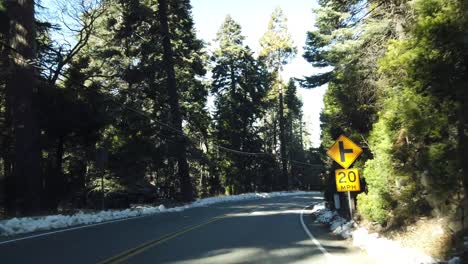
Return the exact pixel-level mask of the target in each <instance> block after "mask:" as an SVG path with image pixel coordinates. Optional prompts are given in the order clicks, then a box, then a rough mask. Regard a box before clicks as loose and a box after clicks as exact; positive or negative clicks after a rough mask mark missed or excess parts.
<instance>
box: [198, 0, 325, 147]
mask: <svg viewBox="0 0 468 264" xmlns="http://www.w3.org/2000/svg"><path fill="white" fill-rule="evenodd" d="M191 4H192V15H193V19H194V22H195V28H196V30H197V35H198V37H199V38H201V39H203V40H204V41H206V42H207V43H213V40H214V38H215V37H216V32H217V31H218V30H219V27H220V26H221V24H222V22H223V21H224V19H225V17H226V16H227V15H230V16H231V17H232V18H233V19H234V20H235V21H236V22H237V23H239V24H240V25H241V27H242V33H243V35H244V36H245V37H246V40H245V44H247V45H248V46H249V47H250V48H251V49H252V50H253V51H256V52H258V51H259V50H260V44H259V41H260V38H261V37H262V35H263V34H264V33H265V31H266V30H267V26H268V21H269V20H270V16H271V13H272V12H273V10H274V9H275V8H276V7H280V8H281V9H282V10H283V12H284V14H285V15H286V17H287V19H288V30H289V32H290V34H291V36H292V38H293V40H294V44H295V46H296V47H297V50H298V54H297V56H296V58H295V59H294V60H292V61H291V62H290V63H289V64H288V65H286V66H285V68H284V71H283V73H282V77H283V79H284V80H287V79H289V78H291V77H297V78H301V77H303V76H309V75H312V74H314V73H317V72H318V69H314V68H313V67H312V66H311V65H310V64H309V63H308V62H307V61H306V60H305V59H304V58H303V57H302V54H303V47H304V45H305V40H306V33H307V31H310V30H313V28H314V27H313V25H314V19H315V15H314V14H313V10H312V9H313V8H315V7H317V3H316V1H314V0H191ZM298 90H299V96H300V97H301V98H302V101H303V104H304V106H303V112H304V121H305V122H306V129H307V131H308V132H309V134H310V138H309V140H310V141H311V143H312V146H314V147H318V146H319V145H320V120H319V117H320V111H321V109H322V108H323V95H324V93H325V90H326V86H322V87H319V88H316V89H311V90H308V89H303V88H299V89H298Z"/></svg>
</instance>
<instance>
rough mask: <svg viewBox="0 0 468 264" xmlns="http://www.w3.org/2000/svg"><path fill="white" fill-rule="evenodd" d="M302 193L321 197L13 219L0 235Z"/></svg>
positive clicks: (248, 195) (263, 195) (199, 202)
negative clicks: (289, 197) (306, 196)
mask: <svg viewBox="0 0 468 264" xmlns="http://www.w3.org/2000/svg"><path fill="white" fill-rule="evenodd" d="M304 194H317V195H321V194H320V193H319V192H273V193H245V194H240V195H232V196H217V197H209V198H205V199H199V200H197V201H195V202H193V203H190V204H187V205H184V206H179V207H174V208H166V207H165V206H164V205H162V204H161V205H159V206H139V207H137V208H132V209H125V210H106V211H100V212H96V213H83V212H79V213H77V214H74V215H49V216H44V217H24V218H12V219H9V220H2V221H0V236H11V235H18V234H24V233H30V232H35V231H45V230H52V229H58V228H67V227H72V226H77V225H90V224H97V223H103V222H106V221H111V220H118V219H126V218H133V217H142V216H147V215H152V214H158V213H166V212H181V211H184V210H187V209H190V208H196V207H202V206H207V205H211V204H217V203H225V202H237V201H244V200H254V199H264V198H273V197H279V196H291V195H304Z"/></svg>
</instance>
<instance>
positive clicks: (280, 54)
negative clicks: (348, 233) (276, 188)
mask: <svg viewBox="0 0 468 264" xmlns="http://www.w3.org/2000/svg"><path fill="white" fill-rule="evenodd" d="M286 23H287V19H286V17H285V16H284V14H283V11H282V10H281V9H280V8H276V9H275V10H274V11H273V13H272V15H271V18H270V22H269V23H268V29H267V31H266V32H265V34H264V35H263V36H262V38H261V39H260V45H261V47H262V50H261V52H260V56H261V58H262V59H263V60H265V63H266V65H268V67H269V68H270V70H271V71H272V72H274V73H275V74H276V78H277V81H276V86H277V87H278V105H279V107H278V109H279V130H280V154H281V155H280V158H281V164H282V177H281V187H282V188H283V189H288V181H289V180H288V173H287V166H288V165H287V160H288V157H287V155H286V138H285V131H284V130H285V120H284V104H283V84H282V81H281V71H282V67H283V65H285V64H287V63H288V62H289V61H290V60H291V59H292V58H293V57H294V56H295V54H296V53H297V51H296V48H295V47H294V43H293V40H292V38H291V36H290V35H289V32H288V29H287V25H286ZM274 129H275V130H276V127H275V128H274Z"/></svg>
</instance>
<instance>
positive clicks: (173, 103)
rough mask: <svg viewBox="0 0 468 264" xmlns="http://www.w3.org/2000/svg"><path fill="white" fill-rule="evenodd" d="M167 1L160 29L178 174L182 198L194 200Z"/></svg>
mask: <svg viewBox="0 0 468 264" xmlns="http://www.w3.org/2000/svg"><path fill="white" fill-rule="evenodd" d="M167 8H168V5H167V1H166V0H159V10H158V11H159V22H160V26H161V28H160V30H161V34H162V37H163V39H162V44H163V49H164V53H163V61H164V70H165V71H166V74H167V90H168V91H167V92H168V97H169V105H170V107H171V119H172V126H173V127H174V128H175V129H176V130H178V131H179V133H180V134H179V135H177V137H176V143H175V145H176V146H175V152H176V155H177V164H178V174H179V180H180V184H181V186H180V187H181V192H182V199H183V200H184V201H191V200H193V195H194V194H193V189H192V183H191V181H190V175H189V166H188V163H187V153H186V138H185V136H184V135H183V131H182V117H181V113H180V107H179V93H178V91H177V81H176V77H175V70H174V58H173V51H172V46H171V35H170V32H169V25H168V21H167V20H168V19H167V18H168V12H167Z"/></svg>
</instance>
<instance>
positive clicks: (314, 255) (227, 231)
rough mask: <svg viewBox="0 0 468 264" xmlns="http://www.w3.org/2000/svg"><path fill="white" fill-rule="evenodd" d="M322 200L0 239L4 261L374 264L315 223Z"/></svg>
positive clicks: (272, 202)
mask: <svg viewBox="0 0 468 264" xmlns="http://www.w3.org/2000/svg"><path fill="white" fill-rule="evenodd" d="M321 199H322V198H321V196H320V195H319V194H317V193H311V194H307V195H296V196H290V197H278V198H269V199H260V200H254V201H243V202H236V203H224V204H217V205H211V206H207V207H200V208H193V209H189V210H186V211H184V212H179V213H164V214H158V215H153V216H147V217H141V218H136V219H130V220H125V221H118V222H112V223H108V224H103V225H98V226H89V227H83V228H78V229H73V230H62V231H60V232H56V233H52V234H44V233H38V234H39V235H41V234H44V235H41V236H36V237H31V238H28V237H30V236H31V234H29V235H25V236H19V237H15V238H2V239H0V263H2V264H4V263H47V264H53V263H203V264H209V263H222V264H225V263H282V264H283V263H343V262H345V263H360V264H361V263H373V262H372V261H370V260H369V259H368V258H367V256H366V255H365V254H364V253H362V252H361V251H360V250H358V249H355V248H352V247H351V246H350V243H349V242H347V241H344V240H341V239H340V238H338V237H336V236H333V235H330V234H329V233H328V232H327V231H326V229H325V228H323V226H320V225H317V224H314V223H313V222H312V221H311V219H310V216H309V215H308V210H307V209H306V210H303V209H304V208H305V207H306V206H310V205H312V204H314V203H317V202H320V201H321ZM301 218H302V221H301ZM308 233H309V234H308ZM36 235H37V234H36ZM18 238H20V240H15V241H12V242H8V241H9V240H11V239H18ZM21 238H24V239H21Z"/></svg>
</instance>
